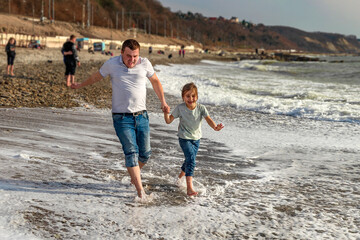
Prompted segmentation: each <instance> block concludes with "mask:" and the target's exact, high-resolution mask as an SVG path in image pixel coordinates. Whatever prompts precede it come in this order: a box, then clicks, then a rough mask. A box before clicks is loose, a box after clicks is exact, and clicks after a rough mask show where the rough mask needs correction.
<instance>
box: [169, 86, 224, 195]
mask: <svg viewBox="0 0 360 240" xmlns="http://www.w3.org/2000/svg"><path fill="white" fill-rule="evenodd" d="M181 96H182V98H183V101H184V102H183V103H181V104H179V105H177V106H176V107H175V109H174V110H173V112H172V113H171V115H169V112H164V118H165V122H166V123H167V124H170V123H172V122H173V121H174V119H175V118H179V119H180V122H179V127H178V129H179V131H178V137H179V144H180V147H181V149H182V151H183V152H184V157H185V161H184V163H183V165H182V166H181V172H180V174H179V180H180V179H181V178H182V177H184V176H185V177H186V186H187V195H188V196H196V195H197V194H198V192H196V191H195V190H194V187H193V183H192V182H193V175H194V169H195V165H196V162H195V159H196V154H197V152H198V149H199V145H200V138H201V121H202V119H203V118H205V120H206V122H207V123H208V124H209V126H210V127H211V128H213V129H214V130H215V131H220V130H221V129H223V127H224V126H223V125H222V124H221V123H220V124H217V125H216V124H215V122H214V121H213V120H212V119H211V117H210V116H209V113H208V111H207V109H206V107H205V106H204V105H202V104H199V103H197V100H198V92H197V87H196V85H195V84H194V83H188V84H186V85H185V86H184V87H183V88H182V91H181Z"/></svg>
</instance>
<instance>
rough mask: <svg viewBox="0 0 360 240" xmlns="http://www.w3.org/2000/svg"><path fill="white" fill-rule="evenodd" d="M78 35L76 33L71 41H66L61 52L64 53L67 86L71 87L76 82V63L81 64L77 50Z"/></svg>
mask: <svg viewBox="0 0 360 240" xmlns="http://www.w3.org/2000/svg"><path fill="white" fill-rule="evenodd" d="M75 42H76V37H75V35H71V36H70V39H69V41H67V42H65V43H64V45H63V47H62V49H61V52H63V54H64V60H65V78H66V86H68V87H70V86H71V85H72V84H74V83H75V70H76V64H77V65H78V66H80V61H79V57H78V55H77V51H76V46H75Z"/></svg>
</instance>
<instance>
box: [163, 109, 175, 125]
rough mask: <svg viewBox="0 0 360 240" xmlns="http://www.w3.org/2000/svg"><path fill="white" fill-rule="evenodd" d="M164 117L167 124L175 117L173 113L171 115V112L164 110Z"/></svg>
mask: <svg viewBox="0 0 360 240" xmlns="http://www.w3.org/2000/svg"><path fill="white" fill-rule="evenodd" d="M164 119H165V122H166V123H167V124H170V123H172V121H174V119H175V118H174V116H173V115H169V113H166V112H164Z"/></svg>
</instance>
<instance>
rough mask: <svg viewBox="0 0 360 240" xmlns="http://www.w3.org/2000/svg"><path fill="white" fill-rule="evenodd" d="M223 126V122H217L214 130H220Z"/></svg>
mask: <svg viewBox="0 0 360 240" xmlns="http://www.w3.org/2000/svg"><path fill="white" fill-rule="evenodd" d="M223 128H224V124H222V123H219V124H218V125H216V127H215V128H214V130H215V131H220V130H221V129H223Z"/></svg>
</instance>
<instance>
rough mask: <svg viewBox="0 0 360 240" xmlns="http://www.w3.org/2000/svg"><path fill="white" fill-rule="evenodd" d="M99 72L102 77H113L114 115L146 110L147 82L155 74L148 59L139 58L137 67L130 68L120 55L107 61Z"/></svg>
mask: <svg viewBox="0 0 360 240" xmlns="http://www.w3.org/2000/svg"><path fill="white" fill-rule="evenodd" d="M99 71H100V74H101V76H103V77H107V76H109V75H110V77H111V84H112V112H113V113H133V112H138V111H142V110H146V81H147V79H148V78H151V77H152V76H153V75H154V74H155V70H154V68H153V66H152V64H151V63H150V61H149V60H148V59H147V58H141V57H139V60H138V62H137V63H136V65H135V66H134V67H133V68H128V67H127V66H126V65H125V64H124V63H123V60H122V56H121V55H120V56H117V57H113V58H111V59H109V60H108V61H106V62H105V63H104V65H102V67H101V68H100V70H99Z"/></svg>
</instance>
